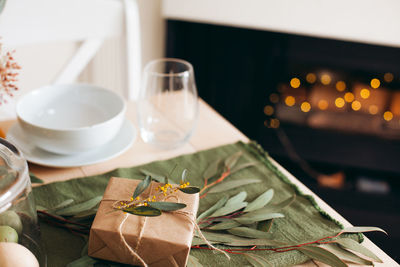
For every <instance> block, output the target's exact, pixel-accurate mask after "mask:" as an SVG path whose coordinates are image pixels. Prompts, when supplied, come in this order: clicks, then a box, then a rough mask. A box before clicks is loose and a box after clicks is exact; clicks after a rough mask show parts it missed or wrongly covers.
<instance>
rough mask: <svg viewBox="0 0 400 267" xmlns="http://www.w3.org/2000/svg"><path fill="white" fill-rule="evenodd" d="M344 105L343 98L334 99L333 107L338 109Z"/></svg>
mask: <svg viewBox="0 0 400 267" xmlns="http://www.w3.org/2000/svg"><path fill="white" fill-rule="evenodd" d="M344 104H345V102H344V99H343V98H341V97H338V98H336V99H335V105H336V106H337V107H338V108H342V107H344Z"/></svg>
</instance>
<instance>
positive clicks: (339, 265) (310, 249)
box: [296, 246, 347, 267]
mask: <svg viewBox="0 0 400 267" xmlns="http://www.w3.org/2000/svg"><path fill="white" fill-rule="evenodd" d="M296 249H297V250H300V251H301V252H303V253H304V254H305V255H307V256H308V257H310V258H311V259H314V260H317V261H320V262H322V263H325V264H328V265H330V266H333V267H347V264H345V263H344V262H343V261H341V260H340V259H339V258H338V257H337V256H336V255H335V254H333V253H332V252H329V251H328V250H326V249H323V248H320V247H315V246H303V247H298V248H296Z"/></svg>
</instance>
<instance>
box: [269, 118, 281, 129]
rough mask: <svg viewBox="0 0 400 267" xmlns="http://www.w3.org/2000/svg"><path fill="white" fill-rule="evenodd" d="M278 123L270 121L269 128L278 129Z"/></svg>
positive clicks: (275, 120) (273, 120)
mask: <svg viewBox="0 0 400 267" xmlns="http://www.w3.org/2000/svg"><path fill="white" fill-rule="evenodd" d="M279 125H280V122H279V120H278V119H271V122H270V123H269V126H270V127H271V128H275V129H276V128H279Z"/></svg>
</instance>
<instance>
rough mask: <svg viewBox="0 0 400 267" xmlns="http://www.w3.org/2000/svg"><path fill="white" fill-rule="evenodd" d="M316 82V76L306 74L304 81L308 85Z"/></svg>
mask: <svg viewBox="0 0 400 267" xmlns="http://www.w3.org/2000/svg"><path fill="white" fill-rule="evenodd" d="M316 80H317V75H315V74H314V73H308V74H307V75H306V81H307V82H308V83H315V81H316Z"/></svg>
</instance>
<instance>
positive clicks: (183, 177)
mask: <svg viewBox="0 0 400 267" xmlns="http://www.w3.org/2000/svg"><path fill="white" fill-rule="evenodd" d="M187 175H188V170H187V169H184V170H183V171H182V176H181V184H183V183H184V182H185V181H186V178H187Z"/></svg>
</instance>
